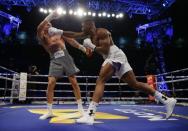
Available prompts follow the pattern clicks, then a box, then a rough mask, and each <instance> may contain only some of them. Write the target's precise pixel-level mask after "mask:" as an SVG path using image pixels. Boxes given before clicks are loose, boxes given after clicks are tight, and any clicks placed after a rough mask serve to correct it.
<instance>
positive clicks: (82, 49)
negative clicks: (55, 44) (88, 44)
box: [63, 36, 86, 53]
mask: <svg viewBox="0 0 188 131" xmlns="http://www.w3.org/2000/svg"><path fill="white" fill-rule="evenodd" d="M63 39H64V40H65V41H66V42H67V43H68V44H70V45H71V46H72V47H74V48H77V49H79V50H81V51H82V52H83V53H86V48H85V47H84V46H83V45H81V44H80V43H78V42H77V41H76V40H75V39H73V38H68V37H65V36H63Z"/></svg>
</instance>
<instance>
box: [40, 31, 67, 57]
mask: <svg viewBox="0 0 188 131" xmlns="http://www.w3.org/2000/svg"><path fill="white" fill-rule="evenodd" d="M42 45H43V47H44V48H45V49H46V51H47V52H48V53H50V54H53V53H54V52H56V51H58V50H61V49H64V48H65V42H64V40H63V39H62V37H61V35H53V36H49V35H48V34H45V33H44V35H43V38H42Z"/></svg>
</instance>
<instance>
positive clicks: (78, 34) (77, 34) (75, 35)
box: [63, 31, 86, 38]
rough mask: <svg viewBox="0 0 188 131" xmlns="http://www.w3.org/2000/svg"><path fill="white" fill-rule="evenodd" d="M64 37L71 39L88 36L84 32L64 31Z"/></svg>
mask: <svg viewBox="0 0 188 131" xmlns="http://www.w3.org/2000/svg"><path fill="white" fill-rule="evenodd" d="M63 35H64V36H66V37H71V38H82V37H85V36H86V34H85V33H84V32H72V31H63Z"/></svg>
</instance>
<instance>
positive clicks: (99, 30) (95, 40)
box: [91, 28, 114, 55]
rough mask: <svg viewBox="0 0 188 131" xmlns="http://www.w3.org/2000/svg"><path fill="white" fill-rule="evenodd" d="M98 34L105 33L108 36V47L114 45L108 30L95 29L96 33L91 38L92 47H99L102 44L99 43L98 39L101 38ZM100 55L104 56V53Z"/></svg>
mask: <svg viewBox="0 0 188 131" xmlns="http://www.w3.org/2000/svg"><path fill="white" fill-rule="evenodd" d="M100 32H106V33H107V34H108V39H109V43H108V44H109V45H110V46H112V45H114V42H113V40H112V36H111V33H110V32H109V31H108V30H106V29H104V28H97V30H96V33H95V34H94V35H92V36H91V41H92V43H93V44H94V45H96V47H100V46H102V44H103V43H101V42H100V38H101V33H100ZM101 55H106V52H102V53H101Z"/></svg>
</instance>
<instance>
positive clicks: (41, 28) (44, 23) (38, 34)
mask: <svg viewBox="0 0 188 131" xmlns="http://www.w3.org/2000/svg"><path fill="white" fill-rule="evenodd" d="M46 24H48V21H46V20H43V21H42V22H41V23H40V24H39V25H38V26H37V37H38V38H42V37H43V34H42V31H43V29H44V27H45V25H46Z"/></svg>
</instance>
